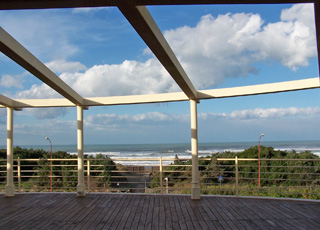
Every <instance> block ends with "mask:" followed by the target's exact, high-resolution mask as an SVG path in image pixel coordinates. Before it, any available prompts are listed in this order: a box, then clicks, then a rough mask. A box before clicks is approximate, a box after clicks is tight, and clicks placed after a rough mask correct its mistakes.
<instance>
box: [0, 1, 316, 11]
mask: <svg viewBox="0 0 320 230" xmlns="http://www.w3.org/2000/svg"><path fill="white" fill-rule="evenodd" d="M127 1H128V2H130V3H131V4H132V5H136V6H138V5H140V6H141V5H199V4H279V3H312V2H316V1H317V0H127ZM104 6H117V1H115V0H0V10H14V9H51V8H74V7H104Z"/></svg>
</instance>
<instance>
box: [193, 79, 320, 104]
mask: <svg viewBox="0 0 320 230" xmlns="http://www.w3.org/2000/svg"><path fill="white" fill-rule="evenodd" d="M319 87H320V84H319V78H318V77H316V78H309V79H303V80H295V81H286V82H278V83H269V84H261V85H250V86H241V87H233V88H224V89H211V90H202V91H199V92H198V95H199V99H214V98H225V97H240V96H249V95H258V94H268V93H281V92H288V91H296V90H305V89H315V88H319Z"/></svg>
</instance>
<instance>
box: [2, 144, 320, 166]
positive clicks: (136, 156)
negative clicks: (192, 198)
mask: <svg viewBox="0 0 320 230" xmlns="http://www.w3.org/2000/svg"><path fill="white" fill-rule="evenodd" d="M255 145H258V142H212V143H199V151H198V152H199V157H206V156H209V155H211V154H213V153H218V152H220V153H222V152H225V151H231V152H241V151H243V150H245V149H247V148H250V147H252V146H255ZM261 145H263V146H266V147H273V148H274V149H275V150H283V151H284V150H285V151H292V150H295V151H296V152H298V153H299V152H303V151H311V152H312V153H314V154H316V155H319V156H320V141H272V142H270V141H266V142H264V141H261ZM20 147H23V148H28V149H29V148H33V149H44V150H46V151H50V146H49V145H26V146H20ZM1 148H6V147H5V146H1ZM56 151H65V152H68V153H70V154H77V146H76V145H53V152H56ZM84 153H85V154H87V155H97V154H100V153H101V154H104V155H106V156H108V157H111V158H113V159H118V160H121V159H123V160H125V159H128V158H130V159H131V161H130V162H127V161H118V162H117V163H120V164H124V165H126V164H130V165H154V164H158V160H159V158H160V157H162V158H165V159H172V160H173V159H174V158H175V156H178V157H179V158H180V159H190V158H191V144H190V143H167V144H96V145H93V144H90V145H86V144H85V145H84ZM145 159H154V160H156V161H147V160H145ZM135 160H136V161H135ZM163 163H164V164H166V163H168V162H163Z"/></svg>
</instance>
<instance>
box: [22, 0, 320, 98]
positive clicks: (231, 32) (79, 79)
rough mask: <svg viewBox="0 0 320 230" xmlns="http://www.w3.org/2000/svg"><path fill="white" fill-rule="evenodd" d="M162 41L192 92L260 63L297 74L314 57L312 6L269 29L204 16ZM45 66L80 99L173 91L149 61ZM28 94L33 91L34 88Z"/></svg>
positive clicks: (250, 19)
mask: <svg viewBox="0 0 320 230" xmlns="http://www.w3.org/2000/svg"><path fill="white" fill-rule="evenodd" d="M226 28H228V29H226ZM164 36H165V37H166V39H167V40H168V42H169V44H170V45H171V47H172V48H173V50H174V51H175V53H176V55H177V57H178V59H179V60H180V61H181V63H182V65H183V67H184V68H185V70H186V72H187V73H188V75H189V77H190V78H191V80H192V82H193V84H194V85H195V87H196V88H197V89H207V88H212V87H215V86H217V85H218V84H220V83H222V82H224V81H225V80H226V79H227V78H235V77H241V76H248V75H249V74H257V73H258V70H257V69H256V67H255V64H256V63H257V62H259V61H264V60H266V61H268V62H270V61H271V62H272V61H277V62H280V63H282V64H283V65H284V66H287V67H288V68H291V69H292V70H297V69H298V68H299V67H300V66H305V65H308V62H309V59H310V58H312V57H315V56H316V54H317V49H316V40H315V29H314V13H313V5H312V4H304V5H294V6H293V7H291V8H288V9H285V10H283V11H282V13H281V21H279V22H275V23H269V24H265V23H264V21H263V19H262V18H261V16H260V15H259V14H250V13H248V14H245V13H237V14H231V13H228V14H225V15H219V16H217V17H216V18H215V17H213V16H212V15H210V14H208V15H205V16H203V17H202V18H201V19H200V21H199V22H198V23H197V25H196V26H194V27H189V26H184V27H181V28H177V29H173V30H168V31H165V32H164ZM48 66H50V67H51V68H53V69H54V70H55V71H59V72H62V74H61V75H60V77H61V78H62V79H63V80H65V81H66V82H67V83H69V84H70V85H71V86H72V87H73V88H74V89H75V90H76V91H78V92H79V93H80V94H81V95H82V96H114V95H130V94H152V93H164V92H173V91H179V88H178V87H177V85H176V83H175V82H174V81H173V80H172V79H171V77H170V76H169V75H168V73H167V71H166V70H165V69H164V68H163V67H162V66H161V65H160V63H159V62H158V61H157V60H156V59H155V58H154V57H151V58H150V59H148V60H147V61H145V62H139V61H134V60H126V61H124V62H123V63H120V64H114V65H95V66H93V67H91V68H89V69H87V70H86V71H85V72H84V73H79V72H75V71H79V70H85V66H84V65H82V64H81V63H78V62H73V63H70V62H66V61H64V60H56V61H52V62H50V63H48ZM39 87H42V86H39ZM31 90H33V91H34V92H36V91H35V90H34V87H33V89H31ZM25 93H26V92H25ZM30 94H31V92H30ZM50 94H51V93H50Z"/></svg>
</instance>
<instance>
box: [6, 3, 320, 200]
mask: <svg viewBox="0 0 320 230" xmlns="http://www.w3.org/2000/svg"><path fill="white" fill-rule="evenodd" d="M280 3H313V4H314V9H315V21H316V36H317V49H318V62H319V66H320V57H319V51H320V35H319V34H320V3H319V0H0V10H16V9H49V8H76V7H118V8H119V10H120V11H121V12H122V14H123V15H124V16H125V17H126V18H127V20H128V21H129V22H130V24H131V25H132V27H133V28H134V29H135V30H136V32H137V33H138V34H139V36H140V37H141V38H142V39H143V40H144V42H145V43H146V44H147V46H148V47H149V48H150V49H151V51H152V52H153V53H154V55H155V56H156V57H157V58H158V60H159V61H160V62H161V64H162V65H163V66H164V68H165V69H166V70H167V71H168V73H169V74H170V75H171V77H172V78H173V79H174V80H175V82H176V83H177V84H178V86H179V87H180V88H181V90H182V92H178V93H163V94H154V95H130V96H116V97H89V98H84V97H82V96H80V95H79V94H78V93H77V92H76V91H74V90H73V89H72V88H71V87H70V86H69V85H67V84H66V83H65V82H64V81H62V80H61V79H60V78H59V77H58V76H57V75H56V74H55V73H53V72H52V71H51V70H50V69H49V68H48V67H46V66H45V65H44V64H43V63H42V62H41V61H39V60H38V59H37V58H36V57H35V56H34V55H33V54H32V53H30V52H29V51H28V50H27V49H26V48H25V47H23V46H22V45H21V44H20V43H19V42H18V41H16V40H15V39H14V38H13V37H12V36H11V35H10V34H8V33H7V32H6V31H5V30H4V29H3V28H1V27H0V50H1V52H2V53H3V54H5V55H6V56H8V57H9V58H11V59H12V60H13V61H15V62H16V63H17V64H19V65H20V66H21V67H23V68H24V69H25V70H27V71H29V72H30V73H31V74H33V75H34V76H35V77H37V78H38V79H40V80H41V81H42V82H44V83H46V84H47V85H48V86H49V87H51V88H52V89H54V90H55V91H57V92H58V93H59V94H61V95H62V96H63V97H64V98H59V99H19V100H17V99H11V98H8V97H6V96H4V95H1V94H0V107H2V108H7V184H6V188H5V196H6V197H13V196H14V193H15V192H14V184H13V112H14V110H21V109H23V108H43V107H77V120H78V129H77V143H78V185H77V196H85V184H84V165H83V162H84V156H83V110H84V109H87V108H88V107H90V106H108V105H124V104H142V103H160V102H173V101H190V110H191V111H190V113H191V149H192V188H191V198H192V199H200V186H199V171H198V127H197V103H198V102H199V101H200V100H203V99H218V98H226V97H238V96H247V95H258V94H268V93H278V92H286V91H295V90H306V89H313V88H319V87H320V84H319V78H318V77H316V78H310V79H304V80H295V81H287V82H280V83H271V84H261V85H253V86H244V87H233V88H224V89H211V90H201V91H198V90H196V89H195V87H194V86H193V84H192V82H191V81H190V79H189V77H188V76H187V74H186V72H185V71H184V69H183V68H182V66H181V64H180V62H179V61H178V59H177V57H176V56H175V54H174V52H173V51H172V49H171V48H170V46H169V45H168V43H167V41H166V39H165V38H164V36H163V34H162V33H161V31H160V29H159V28H158V26H157V24H156V22H155V20H154V19H153V18H152V16H151V14H150V13H149V11H148V9H147V7H146V5H199V4H280Z"/></svg>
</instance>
